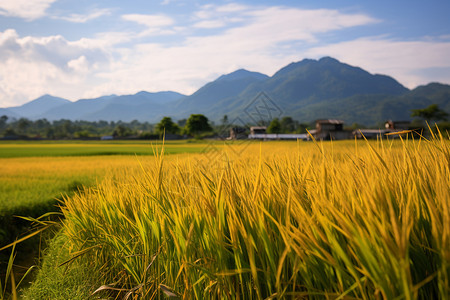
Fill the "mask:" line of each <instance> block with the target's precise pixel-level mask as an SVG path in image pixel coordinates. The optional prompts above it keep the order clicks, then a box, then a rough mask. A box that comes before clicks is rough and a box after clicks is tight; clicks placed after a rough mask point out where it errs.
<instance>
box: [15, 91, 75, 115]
mask: <svg viewBox="0 0 450 300" xmlns="http://www.w3.org/2000/svg"><path fill="white" fill-rule="evenodd" d="M68 103H71V102H70V101H69V100H67V99H63V98H59V97H54V96H51V95H44V96H41V97H39V98H37V99H35V100H33V101H30V102H28V103H25V104H23V105H21V106H17V107H11V108H9V110H10V111H12V112H14V113H16V114H17V115H20V116H22V117H25V118H28V119H35V118H36V117H37V116H39V115H41V114H43V113H45V112H46V111H48V110H50V109H54V108H57V107H61V106H63V105H65V104H68Z"/></svg>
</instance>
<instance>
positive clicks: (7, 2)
mask: <svg viewBox="0 0 450 300" xmlns="http://www.w3.org/2000/svg"><path fill="white" fill-rule="evenodd" d="M449 15H450V1H448V0H445V1H444V0H441V1H437V0H430V1H415V0H410V1H403V0H400V1H384V0H382V1H363V0H360V1H358V0H341V1H337V0H336V1H293V0H291V1H289V0H284V1H248V0H247V1H229V0H223V1H215V2H207V1H195V0H155V1H150V0H147V1H144V0H128V1H118V0H89V1H87V0H1V1H0V107H9V106H16V105H21V104H23V103H25V102H28V101H30V100H33V99H35V98H37V97H39V96H41V95H43V94H51V95H54V96H59V97H63V98H66V99H69V100H77V99H80V98H92V97H98V96H102V95H109V94H133V93H136V92H139V91H142V90H145V91H149V92H156V91H164V90H172V91H177V92H180V93H184V94H191V93H193V92H194V91H196V90H197V89H198V88H199V87H201V86H202V85H204V84H205V83H207V82H209V81H211V80H214V79H216V78H217V77H219V76H220V75H222V74H226V73H230V72H233V71H235V70H237V69H239V68H245V69H248V70H250V71H257V72H261V73H265V74H267V75H269V76H271V75H273V73H275V72H276V71H277V70H279V69H280V68H281V67H283V66H285V65H287V64H289V63H290V62H294V61H300V60H302V59H304V58H313V59H318V58H321V57H323V56H331V57H334V58H336V59H339V60H340V61H342V62H345V63H348V64H350V65H354V66H359V67H362V68H364V69H366V70H367V71H369V72H371V73H379V74H386V75H390V76H392V77H394V78H395V79H397V80H398V81H399V82H400V83H402V84H403V85H405V86H406V87H408V88H414V87H416V86H418V85H423V84H427V83H429V82H432V81H439V82H442V83H447V84H450V17H449Z"/></svg>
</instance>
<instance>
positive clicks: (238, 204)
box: [28, 138, 450, 299]
mask: <svg viewBox="0 0 450 300" xmlns="http://www.w3.org/2000/svg"><path fill="white" fill-rule="evenodd" d="M236 147H237V148H236ZM236 147H234V148H231V147H229V148H227V147H224V149H225V150H224V152H220V154H218V155H214V156H211V155H208V154H182V155H172V156H164V155H163V154H160V155H159V156H157V157H153V158H152V159H149V160H148V161H145V162H143V163H142V167H140V168H139V169H128V170H123V171H120V172H119V171H117V172H116V173H114V174H110V176H107V178H106V179H105V180H103V181H102V182H100V183H99V184H98V186H96V187H92V188H87V189H85V190H84V191H82V192H81V193H77V194H76V195H74V196H73V197H68V198H66V199H65V202H64V208H63V213H64V216H65V218H66V219H65V220H64V222H63V227H62V231H61V235H60V236H59V243H58V244H57V245H59V246H57V247H54V249H53V252H51V253H50V256H51V257H60V258H59V259H60V261H59V262H56V263H54V264H53V265H54V266H56V265H59V264H63V266H64V268H65V273H64V274H65V276H66V277H64V275H61V271H58V270H60V268H57V267H53V269H52V268H51V267H48V268H47V269H43V270H42V271H41V273H40V274H39V276H38V278H37V280H36V283H35V285H34V286H33V287H32V288H31V289H30V290H29V292H28V293H29V294H30V295H34V296H35V297H37V298H48V297H49V295H51V293H52V288H51V287H50V286H49V284H46V283H48V282H52V284H55V285H56V284H57V283H59V284H60V286H63V287H64V288H65V289H66V290H67V291H69V293H70V291H71V289H72V291H74V290H76V291H77V295H79V298H76V297H74V298H73V299H75V298H76V299H83V297H84V298H86V297H89V296H92V297H102V298H108V297H110V298H111V299H115V298H117V297H119V298H120V297H123V296H126V295H128V296H135V297H138V298H139V299H152V298H158V299H163V298H165V297H167V296H172V297H179V298H184V299H212V298H213V299H264V298H272V299H279V298H308V299H309V298H311V299H315V298H317V299H324V298H325V299H354V298H358V299H446V298H448V296H449V293H450V290H449V283H450V282H449V276H450V202H449V201H448V199H450V187H449V178H450V144H449V142H448V140H444V139H439V138H436V139H434V140H433V141H424V140H422V141H419V140H414V141H413V140H407V141H405V140H404V141H394V142H390V141H386V142H365V141H357V142H354V141H344V142H323V143H313V142H298V143H295V142H269V143H261V144H242V145H240V146H236ZM239 147H240V148H239ZM61 245H63V247H61ZM71 258H72V259H71ZM86 269H88V270H91V271H90V272H88V273H89V276H90V278H91V279H92V280H88V279H89V276H85V275H82V276H81V275H78V278H81V279H80V281H78V283H80V282H82V284H83V285H84V287H85V289H84V290H83V291H84V294H83V293H81V294H80V289H79V284H78V285H77V281H76V280H75V279H74V278H76V277H77V274H87V273H86V271H83V270H86ZM71 270H72V273H71ZM58 272H59V273H58ZM55 274H60V275H59V276H58V275H55ZM68 274H71V276H73V277H70V282H69V281H65V280H66V279H65V278H67V276H69V275H68ZM97 288H99V289H98V290H97V292H95V291H96V289H97ZM53 292H54V290H53ZM74 294H75V293H74ZM61 297H62V296H61ZM61 299H63V298H61Z"/></svg>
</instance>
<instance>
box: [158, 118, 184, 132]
mask: <svg viewBox="0 0 450 300" xmlns="http://www.w3.org/2000/svg"><path fill="white" fill-rule="evenodd" d="M179 131H180V128H179V127H178V125H177V124H175V123H174V122H173V121H172V118H170V117H164V118H162V119H161V121H160V122H159V123H158V124H156V132H157V133H158V134H159V135H162V134H163V133H164V132H165V133H173V134H175V133H178V132H179Z"/></svg>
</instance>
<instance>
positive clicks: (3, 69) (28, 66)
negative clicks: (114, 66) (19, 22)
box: [0, 29, 110, 106]
mask: <svg viewBox="0 0 450 300" xmlns="http://www.w3.org/2000/svg"><path fill="white" fill-rule="evenodd" d="M109 60H110V56H109V54H108V53H107V52H105V51H104V50H103V49H101V48H88V47H86V43H83V42H79V41H76V42H69V41H67V40H65V39H64V38H63V37H61V36H48V37H40V38H37V37H30V36H27V37H22V38H21V37H19V36H18V34H17V32H16V31H15V30H12V29H9V30H6V31H5V32H0V95H3V97H2V98H1V101H2V102H0V106H7V105H9V104H10V103H11V101H14V102H15V105H19V104H22V103H24V102H26V101H29V100H31V99H33V98H37V97H39V96H41V95H43V94H46V93H51V94H55V95H58V96H62V97H67V98H69V99H74V97H78V96H80V88H81V87H83V86H86V85H89V84H95V78H91V75H90V73H91V72H92V71H95V70H96V69H97V68H99V66H100V67H101V66H103V68H104V67H105V66H107V65H108V63H109Z"/></svg>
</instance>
